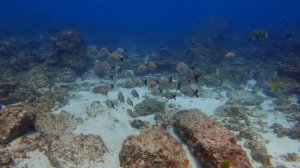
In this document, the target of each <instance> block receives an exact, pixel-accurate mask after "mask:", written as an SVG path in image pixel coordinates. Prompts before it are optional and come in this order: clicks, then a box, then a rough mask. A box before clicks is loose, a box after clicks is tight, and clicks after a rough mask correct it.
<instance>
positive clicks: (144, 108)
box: [130, 99, 166, 117]
mask: <svg viewBox="0 0 300 168" xmlns="http://www.w3.org/2000/svg"><path fill="white" fill-rule="evenodd" d="M165 104H166V103H165V102H161V101H158V100H156V99H146V100H143V101H142V102H141V103H139V104H137V105H136V106H134V112H133V113H130V116H132V117H137V116H145V115H149V114H154V113H165Z"/></svg>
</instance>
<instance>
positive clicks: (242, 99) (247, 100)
mask: <svg viewBox="0 0 300 168" xmlns="http://www.w3.org/2000/svg"><path fill="white" fill-rule="evenodd" d="M227 96H228V97H229V101H228V104H239V105H244V106H255V105H260V104H261V103H262V102H263V97H261V96H260V95H258V94H256V93H255V92H251V91H247V90H243V89H239V90H234V91H233V92H228V94H227Z"/></svg>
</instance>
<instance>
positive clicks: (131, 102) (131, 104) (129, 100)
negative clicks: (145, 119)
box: [126, 97, 133, 107]
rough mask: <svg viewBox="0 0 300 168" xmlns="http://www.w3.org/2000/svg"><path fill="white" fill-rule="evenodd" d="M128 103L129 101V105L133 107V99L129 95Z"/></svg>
mask: <svg viewBox="0 0 300 168" xmlns="http://www.w3.org/2000/svg"><path fill="white" fill-rule="evenodd" d="M126 103H127V104H128V105H129V106H132V107H133V101H132V100H131V99H130V98H129V97H127V99H126Z"/></svg>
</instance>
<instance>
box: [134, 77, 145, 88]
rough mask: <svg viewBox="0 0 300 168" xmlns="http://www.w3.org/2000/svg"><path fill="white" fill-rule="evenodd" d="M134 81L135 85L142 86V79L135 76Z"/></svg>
mask: <svg viewBox="0 0 300 168" xmlns="http://www.w3.org/2000/svg"><path fill="white" fill-rule="evenodd" d="M134 82H135V86H136V87H142V86H144V81H143V80H142V79H140V78H135V79H134Z"/></svg>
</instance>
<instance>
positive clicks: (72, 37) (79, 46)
mask: <svg viewBox="0 0 300 168" xmlns="http://www.w3.org/2000/svg"><path fill="white" fill-rule="evenodd" d="M51 40H52V42H53V50H54V53H55V56H56V57H57V59H58V62H57V64H58V65H60V66H63V67H69V68H72V69H74V70H75V71H77V72H82V71H83V70H84V69H85V68H86V67H87V62H88V57H87V53H86V48H85V45H84V43H83V40H82V39H81V38H80V35H79V33H78V32H76V31H74V30H66V31H63V32H59V33H57V34H56V35H55V36H54V37H52V38H51Z"/></svg>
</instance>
